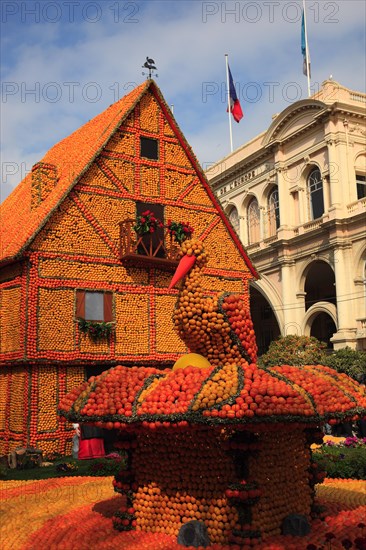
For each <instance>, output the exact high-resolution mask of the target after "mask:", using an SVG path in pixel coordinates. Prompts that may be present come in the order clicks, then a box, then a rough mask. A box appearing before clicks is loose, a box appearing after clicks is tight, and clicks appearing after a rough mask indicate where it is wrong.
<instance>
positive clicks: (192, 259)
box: [168, 254, 197, 290]
mask: <svg viewBox="0 0 366 550" xmlns="http://www.w3.org/2000/svg"><path fill="white" fill-rule="evenodd" d="M196 259H197V258H196V256H194V255H193V254H192V256H187V254H186V255H185V256H183V257H182V258H181V260H180V262H179V264H178V267H177V269H176V270H175V273H174V275H173V278H172V280H171V281H170V285H169V287H168V289H169V290H171V289H172V288H174V287H175V285H176V284H177V283H179V281H181V280H182V279H183V277H184V276H185V275H187V273H188V271H190V270H191V269H192V267H193V266H194V264H195V263H196Z"/></svg>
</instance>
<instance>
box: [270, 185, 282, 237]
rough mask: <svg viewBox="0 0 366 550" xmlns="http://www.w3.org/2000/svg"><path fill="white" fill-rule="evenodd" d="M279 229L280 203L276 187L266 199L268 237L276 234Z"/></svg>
mask: <svg viewBox="0 0 366 550" xmlns="http://www.w3.org/2000/svg"><path fill="white" fill-rule="evenodd" d="M279 227H280V203H279V198H278V187H275V188H274V189H272V191H271V192H270V194H269V197H268V228H269V236H270V237H271V236H272V235H275V234H276V231H277V229H278V228H279Z"/></svg>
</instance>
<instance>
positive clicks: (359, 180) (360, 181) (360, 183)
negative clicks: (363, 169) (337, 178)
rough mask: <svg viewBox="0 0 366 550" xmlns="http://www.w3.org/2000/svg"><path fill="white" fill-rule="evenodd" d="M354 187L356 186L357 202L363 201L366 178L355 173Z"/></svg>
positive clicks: (365, 193)
mask: <svg viewBox="0 0 366 550" xmlns="http://www.w3.org/2000/svg"><path fill="white" fill-rule="evenodd" d="M356 186H357V200H358V201H359V200H360V199H364V198H365V197H366V176H365V175H364V174H357V173H356Z"/></svg>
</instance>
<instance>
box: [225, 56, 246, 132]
mask: <svg viewBox="0 0 366 550" xmlns="http://www.w3.org/2000/svg"><path fill="white" fill-rule="evenodd" d="M228 70H229V92H230V112H231V114H232V115H233V117H234V120H235V122H239V121H240V120H241V119H242V118H243V111H242V109H241V105H240V101H239V99H238V96H237V95H236V90H235V86H234V81H233V77H232V74H231V71H230V67H229V66H228Z"/></svg>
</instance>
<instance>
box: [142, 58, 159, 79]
mask: <svg viewBox="0 0 366 550" xmlns="http://www.w3.org/2000/svg"><path fill="white" fill-rule="evenodd" d="M142 68H143V69H149V73H144V72H143V73H142V74H143V75H144V76H145V75H148V76H147V78H148V79H150V78H151V77H152V75H153V72H154V71H157V70H158V69H157V68H156V67H155V61H154V60H153V59H151V57H146V61H145V63H144V64H143V65H142ZM155 76H156V78H157V77H158V76H159V75H158V74H156V75H155Z"/></svg>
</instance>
